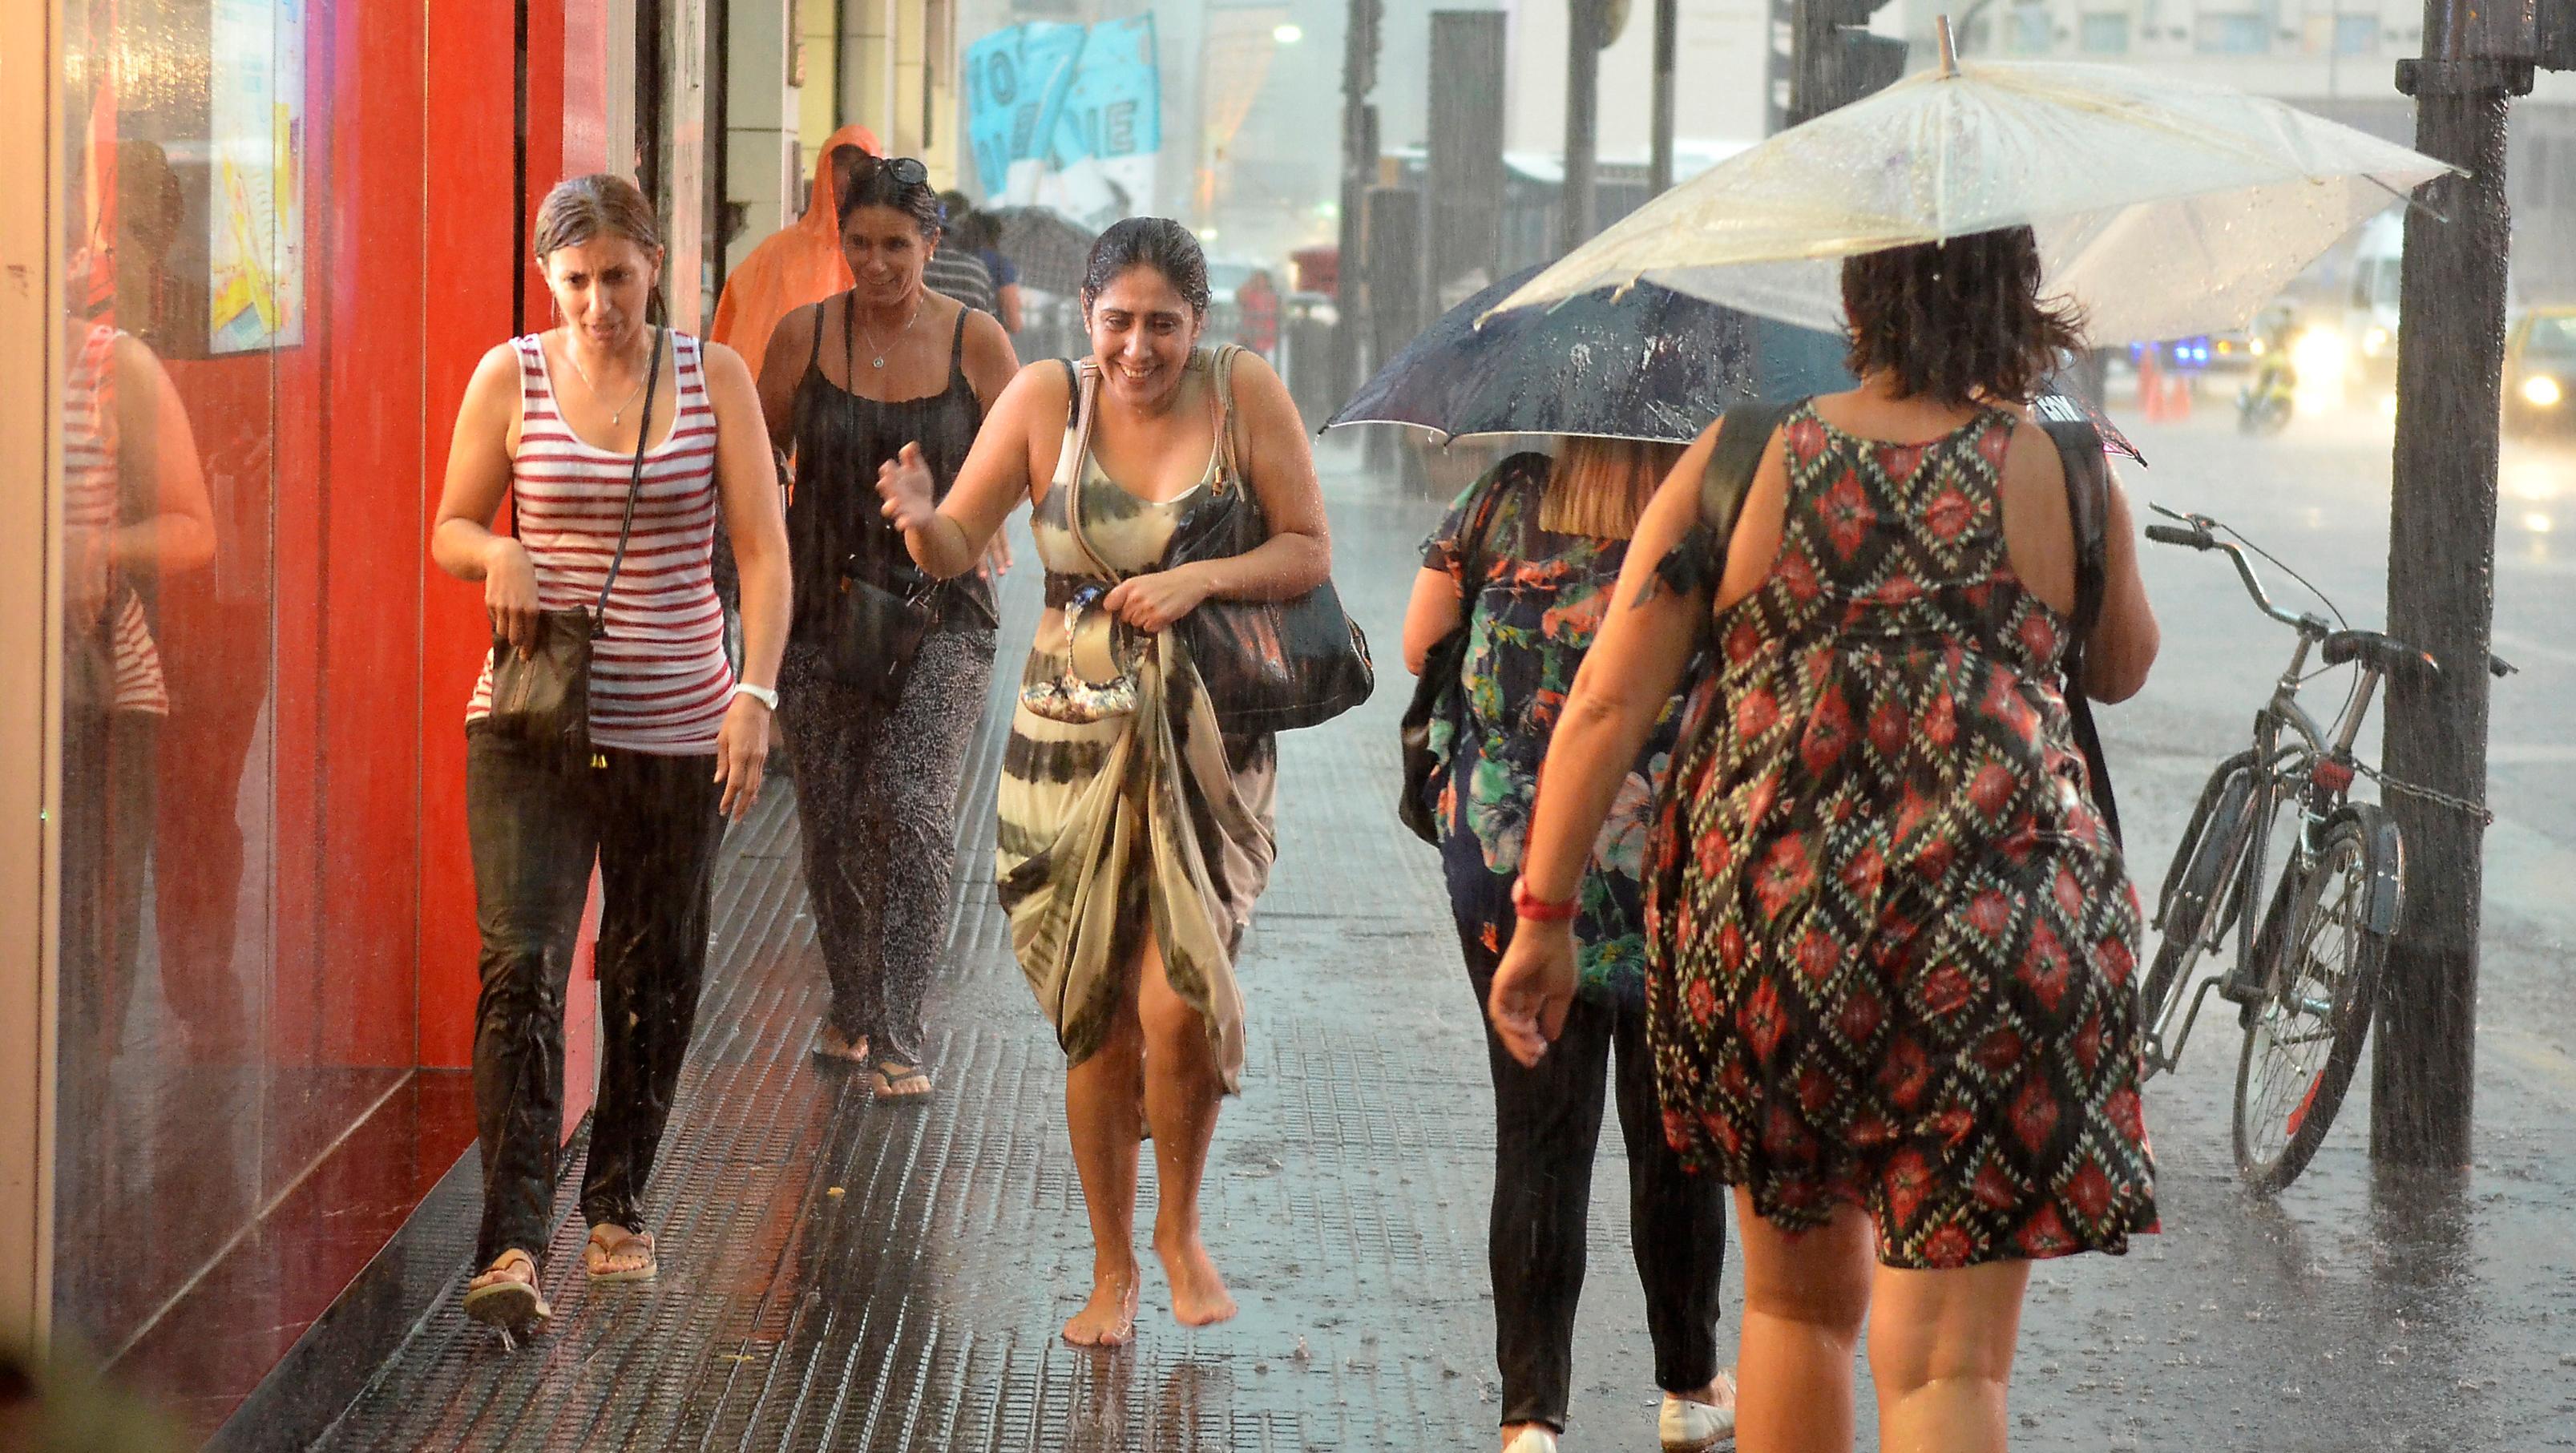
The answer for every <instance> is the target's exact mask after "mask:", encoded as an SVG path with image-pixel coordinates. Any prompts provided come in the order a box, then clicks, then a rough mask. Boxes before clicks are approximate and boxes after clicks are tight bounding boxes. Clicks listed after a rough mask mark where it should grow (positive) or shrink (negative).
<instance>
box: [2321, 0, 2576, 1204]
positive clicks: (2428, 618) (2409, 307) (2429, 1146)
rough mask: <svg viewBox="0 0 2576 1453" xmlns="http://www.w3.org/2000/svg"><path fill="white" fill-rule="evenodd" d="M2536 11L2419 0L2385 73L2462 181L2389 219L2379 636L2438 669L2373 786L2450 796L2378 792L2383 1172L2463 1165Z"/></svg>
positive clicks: (2544, 35) (2395, 715) (2424, 139)
mask: <svg viewBox="0 0 2576 1453" xmlns="http://www.w3.org/2000/svg"><path fill="white" fill-rule="evenodd" d="M2541 7H2545V8H2546V10H2547V11H2548V12H2549V14H2548V17H2547V19H2546V20H2544V19H2542V18H2541V15H2540V13H2539V11H2540V8H2541ZM2541 7H2535V6H2534V5H2533V4H2532V3H2531V0H2523V3H2522V4H2521V5H2520V6H2519V7H2518V8H2515V7H2494V8H2489V7H2486V6H2483V5H2480V4H2478V3H2476V0H2424V55H2423V58H2422V59H2421V60H2406V61H2400V62H2398V63H2397V89H2398V90H2400V91H2402V92H2404V93H2406V94H2407V95H2410V96H2412V97H2414V98H2415V149H2416V150H2418V151H2420V152H2423V153H2424V154H2425V155H2427V156H2430V157H2433V158H2435V159H2437V160H2440V161H2445V162H2449V163H2450V164H2451V165H2453V166H2455V167H2458V168H2460V169H2461V171H2463V172H2466V173H2467V175H2465V176H2459V175H2451V174H2445V175H2443V176H2440V177H2437V178H2435V179H2434V180H2432V181H2430V182H2428V183H2426V184H2425V185H2424V188H2423V190H2422V193H2421V200H2422V203H2423V206H2421V207H2418V208H2414V209H2410V210H2409V211H2408V212H2407V214H2406V252H2405V261H2404V264H2403V273H2402V275H2401V276H2402V281H2401V283H2400V290H2399V298H2398V311H2399V316H2400V318H2401V319H2402V320H2403V321H2402V323H2401V326H2400V327H2399V329H2398V342H2397V442H2396V449H2395V455H2394V459H2393V461H2392V471H2393V474H2392V485H2393V487H2392V488H2391V490H2390V491H2389V510H2388V529H2389V555H2388V630H2389V634H2391V635H2393V636H2395V637H2397V638H2398V639H2399V640H2402V641H2406V642H2408V643H2410V644H2412V645H2415V646H2418V647H2420V648H2422V649H2424V650H2427V651H2430V652H2432V653H2433V657H2434V659H2435V660H2437V661H2439V662H2440V663H2441V673H2440V675H2439V676H2438V677H2428V678H2417V677H2414V676H2406V677H2392V678H2391V679H2390V681H2389V684H2388V714H2387V717H2386V719H2385V723H2384V726H2383V728H2382V730H2383V750H2382V753H2381V755H2382V759H2383V762H2384V764H2385V766H2386V769H2387V771H2388V773H2389V775H2390V776H2392V777H2395V778H2397V779H2398V780H2400V781H2402V782H2407V783H2411V784H2414V785H2416V786H2419V787H2424V788H2430V789H2432V790H2433V791H2435V792H2438V793H2441V794H2444V795H2445V796H2446V797H2448V798H2451V799H2453V801H2450V802H2445V801H2439V800H2436V799H2433V798H2429V797H2423V796H2418V795H2416V794H2414V793H2410V792H2403V791H2390V792H2387V793H2384V794H2383V796H2384V798H2385V800H2386V802H2387V806H2388V810H2389V814H2390V815H2391V816H2392V817H2394V818H2395V819H2396V820H2397V823H2398V827H2399V829H2400V830H2401V831H2402V832H2403V833H2404V834H2405V837H2406V866H2407V876H2408V880H2409V881H2408V885H2407V886H2408V892H2407V894H2406V911H2405V918H2404V920H2403V921H2402V922H2401V924H2400V925H2399V930H2398V935H2397V939H2396V942H2395V943H2394V944H2393V945H2392V946H2391V949H2390V952H2389V955H2388V965H2387V970H2386V972H2385V973H2384V974H2383V975H2382V976H2381V982H2380V995H2381V997H2380V1006H2379V1013H2380V1021H2379V1036H2378V1040H2377V1042H2376V1043H2375V1044H2374V1045H2373V1046H2372V1075H2373V1079H2372V1085H2373V1089H2372V1093H2371V1098H2370V1153H2371V1155H2372V1157H2373V1158H2374V1159H2377V1160H2380V1161H2384V1162H2388V1163H2392V1164H2397V1165H2407V1166H2429V1167H2439V1168H2443V1169H2453V1170H2456V1169H2459V1168H2461V1167H2464V1166H2466V1165H2467V1164H2468V1163H2469V1126H2470V1123H2471V1114H2470V1111H2471V1106H2472V1102H2473V1098H2474V1088H2475V1081H2476V1065H2477V1054H2476V1039H2475V1036H2476V1029H2477V1004H2478V926H2479V918H2480V913H2479V909H2480V901H2481V898H2482V896H2483V893H2484V887H2485V883H2484V879H2485V869H2484V857H2483V851H2484V843H2485V829H2486V822H2485V817H2484V815H2483V813H2481V812H2477V811H2472V810H2470V809H2468V808H2467V807H2465V806H2464V805H2461V804H2474V803H2481V802H2484V801H2485V800H2486V793H2487V697H2488V687H2489V684H2490V683H2489V677H2488V674H2487V661H2488V648H2489V642H2490V640H2491V638H2492V636H2493V632H2494V626H2495V526H2496V459H2497V450H2498V444H2497V438H2496V429H2497V419H2498V413H2499V409H2500V406H2501V403H2502V392H2503V375H2504V322H2505V287H2506V263H2507V259H2508V257H2509V255H2510V250H2511V246H2512V238H2513V229H2512V218H2511V216H2510V215H2509V213H2508V212H2507V209H2506V206H2505V121H2506V117H2507V114H2508V112H2509V111H2510V110H2511V107H2512V104H2513V98H2514V97H2516V96H2522V95H2528V94H2530V91H2531V83H2532V72H2533V70H2534V68H2535V65H2549V66H2551V67H2552V68H2553V69H2556V68H2565V67H2568V66H2570V65H2576V54H2571V53H2570V52H2571V51H2576V37H2571V36H2570V34H2569V27H2568V25H2567V18H2568V7H2567V3H2566V0H2541ZM2435 213H2438V214H2440V215H2439V216H2438V217H2437V216H2435V215H2433V214H2435ZM2445 217H2447V218H2448V219H2449V220H2448V221H2447V222H2445V221H2443V220H2441V218H2445Z"/></svg>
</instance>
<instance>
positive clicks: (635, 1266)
mask: <svg viewBox="0 0 2576 1453" xmlns="http://www.w3.org/2000/svg"><path fill="white" fill-rule="evenodd" d="M639 1255H640V1256H642V1257H643V1260H642V1261H640V1262H638V1261H635V1260H633V1258H635V1257H637V1256H639ZM621 1261H622V1262H626V1263H627V1264H626V1265H623V1266H619V1265H612V1263H615V1262H621ZM581 1269H582V1270H584V1271H586V1272H588V1273H590V1279H591V1281H592V1282H594V1283H597V1282H618V1281H651V1280H652V1279H653V1278H654V1276H655V1275H656V1274H657V1272H658V1271H659V1270H660V1262H659V1261H658V1260H657V1259H656V1258H655V1256H654V1254H653V1237H652V1235H651V1233H649V1232H644V1231H629V1230H627V1229H626V1228H625V1227H623V1226H620V1225H617V1224H615V1223H614V1222H609V1221H603V1222H601V1223H600V1224H598V1225H596V1226H593V1227H591V1228H590V1240H589V1241H587V1242H585V1243H583V1245H582V1248H581Z"/></svg>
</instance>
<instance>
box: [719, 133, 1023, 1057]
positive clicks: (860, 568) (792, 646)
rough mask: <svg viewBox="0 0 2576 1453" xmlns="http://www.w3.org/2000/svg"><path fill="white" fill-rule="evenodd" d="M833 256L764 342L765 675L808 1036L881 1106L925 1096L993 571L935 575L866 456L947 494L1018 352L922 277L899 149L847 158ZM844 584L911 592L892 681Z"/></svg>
mask: <svg viewBox="0 0 2576 1453" xmlns="http://www.w3.org/2000/svg"><path fill="white" fill-rule="evenodd" d="M845 166H846V171H845V173H844V175H843V176H842V177H841V179H840V187H839V191H838V195H839V196H840V199H841V203H840V205H841V231H840V237H841V248H842V253H843V256H844V257H845V259H846V260H847V263H848V266H849V270H850V275H851V276H852V278H854V279H855V283H854V285H853V286H852V287H851V288H850V289H849V290H848V291H845V292H842V293H839V294H837V295H835V296H833V297H830V298H827V299H825V300H823V301H822V302H819V303H814V304H811V305H808V306H806V307H802V308H798V309H797V310H795V311H794V312H792V313H790V314H788V315H787V317H786V318H785V319H784V320H782V321H781V322H780V323H779V325H778V330H777V331H776V332H775V333H773V334H772V335H771V336H770V344H769V359H768V361H767V363H766V364H765V365H764V366H763V368H762V370H761V385H760V397H761V408H762V411H763V413H764V414H765V416H766V418H767V421H768V425H769V436H770V439H771V441H772V442H773V443H774V444H775V445H776V446H777V447H778V448H779V449H781V450H785V451H787V452H789V453H790V454H791V456H792V457H793V460H794V468H795V478H796V488H795V492H794V498H793V499H792V500H791V502H790V503H789V505H788V510H787V534H788V540H789V543H790V548H791V550H792V553H793V566H794V576H795V582H796V590H795V624H794V627H793V629H792V630H791V631H790V633H789V637H788V643H787V653H786V658H785V663H784V665H783V667H782V668H781V675H780V680H779V693H780V710H781V713H782V715H783V719H784V723H785V726H786V737H787V759H788V762H789V765H790V766H791V767H793V768H794V770H795V774H796V793H797V807H798V814H799V816H798V822H799V825H800V827H801V829H802V833H801V835H802V838H803V842H804V850H805V886H806V890H807V892H808V894H809V895H810V896H811V898H812V900H813V904H814V918H815V927H816V931H817V936H818V937H819V938H820V939H821V942H822V950H823V967H824V971H825V973H826V975H827V976H828V977H829V979H830V981H831V987H832V999H831V1008H830V1011H829V1013H828V1016H827V1018H826V1020H825V1022H824V1024H823V1027H822V1030H821V1033H820V1035H819V1037H818V1038H817V1040H816V1042H815V1046H814V1052H815V1053H816V1054H818V1055H820V1056H822V1057H824V1058H826V1059H832V1060H846V1061H849V1062H851V1063H854V1064H863V1065H866V1066H868V1067H869V1069H870V1084H871V1087H872V1088H873V1090H874V1092H875V1094H876V1095H877V1096H878V1098H880V1099H884V1100H888V1101H896V1100H907V1101H909V1100H918V1099H919V1098H920V1097H922V1096H924V1095H927V1094H929V1093H930V1091H931V1087H932V1086H931V1076H930V1067H929V1059H928V1053H929V1044H928V1030H927V1026H926V1025H925V1024H924V1022H923V1018H922V1006H923V1000H924V998H925V996H926V995H927V993H928V991H929V987H930V981H931V976H932V974H933V973H934V972H935V971H936V970H937V968H938V966H939V960H940V956H941V955H942V954H943V953H944V952H945V951H946V948H947V940H948V897H949V889H950V887H951V886H952V883H951V873H952V870H953V868H954V866H955V831H954V830H955V827H956V803H957V781H958V777H959V775H960V774H961V773H963V772H964V770H965V765H966V748H967V746H968V744H969V743H970V742H971V741H972V740H973V738H974V734H975V728H976V726H977V725H978V724H979V723H980V722H981V721H982V720H983V717H984V700H985V697H986V696H987V695H988V694H989V692H988V687H989V686H990V683H991V680H992V674H993V650H994V631H995V627H996V625H997V623H998V621H999V616H998V615H997V614H996V612H995V609H994V594H993V582H992V579H991V577H990V573H989V572H985V573H969V574H967V575H966V576H965V578H963V579H960V580H957V581H955V582H952V583H949V584H946V585H942V586H939V587H938V588H936V589H935V590H934V589H933V588H932V582H931V581H929V580H928V579H927V578H926V577H924V576H923V575H922V574H921V572H920V571H919V570H918V569H916V568H915V567H914V565H913V563H912V561H911V560H910V559H909V558H908V557H906V555H905V553H904V548H903V542H902V541H901V540H900V539H899V538H897V536H896V534H895V532H894V531H893V530H892V529H891V528H890V527H889V526H888V525H887V524H886V522H885V520H884V519H883V518H882V517H881V516H880V514H879V513H878V510H877V495H876V481H877V472H878V470H879V469H880V468H882V467H884V466H885V465H888V464H890V463H892V462H894V461H895V460H896V459H897V458H904V459H910V460H914V461H917V462H918V463H919V464H920V465H921V466H922V468H923V469H924V470H925V471H926V472H927V473H928V474H929V475H930V477H931V479H932V480H933V481H934V483H933V489H934V491H935V492H942V493H944V492H945V491H946V489H947V488H948V486H949V484H950V482H951V481H953V480H954V479H955V478H956V476H957V471H958V469H959V467H960V466H961V465H963V464H964V463H965V461H966V456H967V451H968V450H969V449H970V448H971V447H972V446H973V444H974V442H975V436H976V433H977V431H978V430H980V429H981V428H982V427H983V422H984V416H985V413H986V411H987V410H988V409H989V408H990V407H991V406H992V402H993V400H994V399H995V398H996V397H998V396H999V395H1000V394H1001V392H1002V389H1003V387H1004V386H1005V385H1007V384H1008V383H1009V382H1010V380H1011V375H1012V374H1013V373H1014V372H1015V371H1017V369H1018V367H1019V361H1018V360H1017V359H1016V358H1014V357H1012V355H1011V340H1010V339H1009V338H1007V337H1005V336H1003V333H1002V327H1001V324H999V323H997V322H995V321H994V319H993V317H992V315H991V314H989V313H984V312H980V311H978V310H976V309H973V308H969V307H967V306H965V305H964V304H962V303H959V302H957V301H956V300H954V299H951V298H947V297H943V296H940V295H939V294H938V293H936V292H933V291H932V290H930V289H929V288H928V287H927V286H926V285H925V275H926V272H927V269H928V264H929V262H930V260H931V258H932V248H933V246H934V245H935V239H936V238H937V236H938V226H939V221H938V218H939V201H938V198H937V196H936V195H935V194H934V193H933V192H932V191H931V189H930V181H929V175H928V173H927V172H926V171H924V169H923V168H922V165H921V163H920V162H919V161H918V160H915V159H914V158H911V157H897V158H894V159H893V160H891V161H880V160H878V159H877V158H875V157H873V156H868V155H865V154H861V153H852V154H849V155H848V157H847V158H846V162H845ZM855 584H864V585H866V586H868V587H873V588H875V589H880V590H885V591H888V592H891V593H892V594H893V595H895V596H898V597H901V598H904V599H919V600H921V601H922V603H923V607H924V612H923V613H924V614H925V615H926V617H927V619H926V621H925V622H924V623H923V624H924V625H925V627H926V629H925V630H924V632H923V634H922V635H921V636H920V638H919V640H918V644H917V645H914V646H912V647H911V648H910V655H909V658H908V659H907V660H905V661H904V663H903V668H902V670H901V673H900V675H899V677H898V678H896V679H894V680H892V681H888V680H887V679H886V678H885V675H884V666H885V664H886V658H887V656H888V655H889V654H900V653H901V652H902V651H903V650H904V647H902V646H900V645H898V644H897V643H895V642H893V641H890V640H889V641H879V642H861V643H851V642H841V643H838V644H840V645H843V646H849V645H853V644H855V645H858V646H860V647H861V648H862V650H863V652H864V653H866V654H867V656H868V659H867V660H865V661H864V662H862V663H861V665H862V669H864V670H868V671H873V672H875V673H876V679H874V680H854V679H851V677H850V673H849V672H848V671H847V670H845V669H844V668H843V667H842V666H841V664H840V662H841V661H842V659H843V653H842V652H838V651H836V650H835V649H834V646H835V644H836V643H835V642H834V641H833V640H831V639H830V637H831V635H832V633H833V632H835V631H840V630H844V629H846V628H847V627H848V624H849V621H848V618H847V617H846V616H844V615H842V614H840V613H839V612H838V611H837V610H836V604H837V601H838V597H839V596H840V594H841V593H842V592H845V591H847V590H849V589H851V588H853V586H854V585H855Z"/></svg>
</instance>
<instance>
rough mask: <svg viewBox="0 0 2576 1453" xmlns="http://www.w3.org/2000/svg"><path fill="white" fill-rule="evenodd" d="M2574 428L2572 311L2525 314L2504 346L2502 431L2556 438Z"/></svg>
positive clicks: (2575, 318)
mask: <svg viewBox="0 0 2576 1453" xmlns="http://www.w3.org/2000/svg"><path fill="white" fill-rule="evenodd" d="M2571 428H2576V307H2562V308H2538V309H2534V310H2533V311H2531V312H2529V313H2526V314H2524V315H2523V318H2522V321H2520V322H2518V323H2516V324H2514V326H2513V331H2512V332H2510V333H2508V334H2506V335H2505V341H2504V430H2505V432H2506V433H2508V434H2515V435H2525V436H2528V435H2535V434H2560V433H2566V432H2568V431H2569V430H2570V429H2571Z"/></svg>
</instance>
